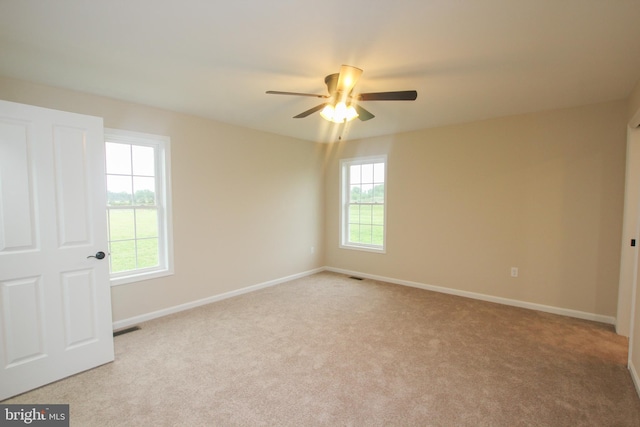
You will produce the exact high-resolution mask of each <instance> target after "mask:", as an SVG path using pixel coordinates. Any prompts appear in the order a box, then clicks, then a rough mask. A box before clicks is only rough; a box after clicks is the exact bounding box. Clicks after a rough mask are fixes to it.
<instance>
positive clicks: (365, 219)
mask: <svg viewBox="0 0 640 427" xmlns="http://www.w3.org/2000/svg"><path fill="white" fill-rule="evenodd" d="M371 219H372V218H371V205H365V206H360V224H371Z"/></svg>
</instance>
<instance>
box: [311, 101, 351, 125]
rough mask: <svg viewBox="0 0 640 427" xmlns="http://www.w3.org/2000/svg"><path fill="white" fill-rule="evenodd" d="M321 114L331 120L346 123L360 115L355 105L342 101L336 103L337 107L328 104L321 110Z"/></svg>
mask: <svg viewBox="0 0 640 427" xmlns="http://www.w3.org/2000/svg"><path fill="white" fill-rule="evenodd" d="M320 115H321V116H322V118H323V119H325V120H328V121H330V122H334V123H344V122H350V121H351V120H353V119H355V118H356V117H358V112H357V111H356V109H355V108H354V107H353V105H349V106H347V104H345V103H344V102H342V101H340V102H338V103H337V104H336V105H335V107H334V106H333V105H331V104H327V105H326V106H325V107H324V108H323V109H322V111H320Z"/></svg>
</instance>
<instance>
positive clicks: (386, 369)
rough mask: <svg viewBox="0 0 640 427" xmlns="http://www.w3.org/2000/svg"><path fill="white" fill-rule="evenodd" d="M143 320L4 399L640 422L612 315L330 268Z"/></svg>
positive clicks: (254, 413) (354, 420) (225, 415)
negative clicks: (85, 363) (606, 318)
mask: <svg viewBox="0 0 640 427" xmlns="http://www.w3.org/2000/svg"><path fill="white" fill-rule="evenodd" d="M141 326H142V329H141V330H139V331H136V332H132V333H129V334H125V335H121V336H119V337H117V338H116V339H115V346H116V361H115V362H114V363H111V364H108V365H105V366H102V367H100V368H97V369H94V370H91V371H88V372H85V373H83V374H80V375H76V376H74V377H72V378H68V379H66V380H63V381H60V382H58V383H55V384H51V385H49V386H46V387H43V388H40V389H38V390H35V391H32V392H30V393H27V394H24V395H21V396H18V397H16V398H13V399H11V400H8V401H5V402H3V403H69V404H70V409H71V425H72V426H236V425H237V426H267V425H268V426H289V425H290V426H314V425H327V426H334V425H335V426H382V425H385V426H387V425H389V426H639V425H640V399H639V398H638V396H637V394H636V392H635V389H634V387H633V384H632V381H631V377H630V375H629V372H628V371H627V369H626V366H625V365H626V358H627V342H626V339H625V338H623V337H620V336H617V335H616V334H615V333H614V332H613V328H612V327H611V326H609V325H603V324H598V323H593V322H587V321H582V320H576V319H571V318H565V317H561V316H556V315H551V314H546V313H540V312H535V311H529V310H524V309H519V308H513V307H507V306H501V305H497V304H492V303H486V302H481V301H474V300H469V299H465V298H460V297H454V296H450V295H445V294H438V293H433V292H428V291H424V290H419V289H413V288H408V287H402V286H397V285H390V284H385V283H380V282H376V281H372V280H364V281H356V280H353V279H349V278H347V277H345V276H342V275H339V274H334V273H321V274H317V275H314V276H310V277H307V278H303V279H300V280H296V281H293V282H289V283H285V284H282V285H278V286H275V287H271V288H267V289H263V290H261V291H258V292H254V293H251V294H247V295H243V296H240V297H237V298H233V299H229V300H225V301H221V302H218V303H214V304H210V305H208V306H205V307H201V308H197V309H194V310H191V311H188V312H183V313H179V314H176V315H173V316H169V317H165V318H162V319H158V320H154V321H151V322H147V323H144V324H142V325H141Z"/></svg>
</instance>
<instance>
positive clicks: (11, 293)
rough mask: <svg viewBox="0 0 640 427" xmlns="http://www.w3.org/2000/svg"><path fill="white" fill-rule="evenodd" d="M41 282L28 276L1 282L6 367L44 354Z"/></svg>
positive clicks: (37, 278)
mask: <svg viewBox="0 0 640 427" xmlns="http://www.w3.org/2000/svg"><path fill="white" fill-rule="evenodd" d="M41 285H42V282H41V281H40V278H39V277H28V278H24V279H18V280H12V281H7V282H3V283H2V284H0V286H1V288H2V293H1V297H2V302H3V306H2V322H3V325H4V327H5V328H4V332H5V337H6V338H5V343H4V344H5V351H6V354H7V358H6V363H7V366H10V367H15V366H17V365H20V364H23V363H27V362H29V361H32V360H35V359H39V358H41V357H45V356H46V355H45V354H44V330H45V327H44V319H43V317H42V286H41Z"/></svg>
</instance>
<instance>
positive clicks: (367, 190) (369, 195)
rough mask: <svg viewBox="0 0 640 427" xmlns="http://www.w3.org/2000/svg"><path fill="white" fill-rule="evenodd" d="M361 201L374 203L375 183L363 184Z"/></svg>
mask: <svg viewBox="0 0 640 427" xmlns="http://www.w3.org/2000/svg"><path fill="white" fill-rule="evenodd" d="M360 201H361V202H362V203H373V184H362V195H361V196H360Z"/></svg>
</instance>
